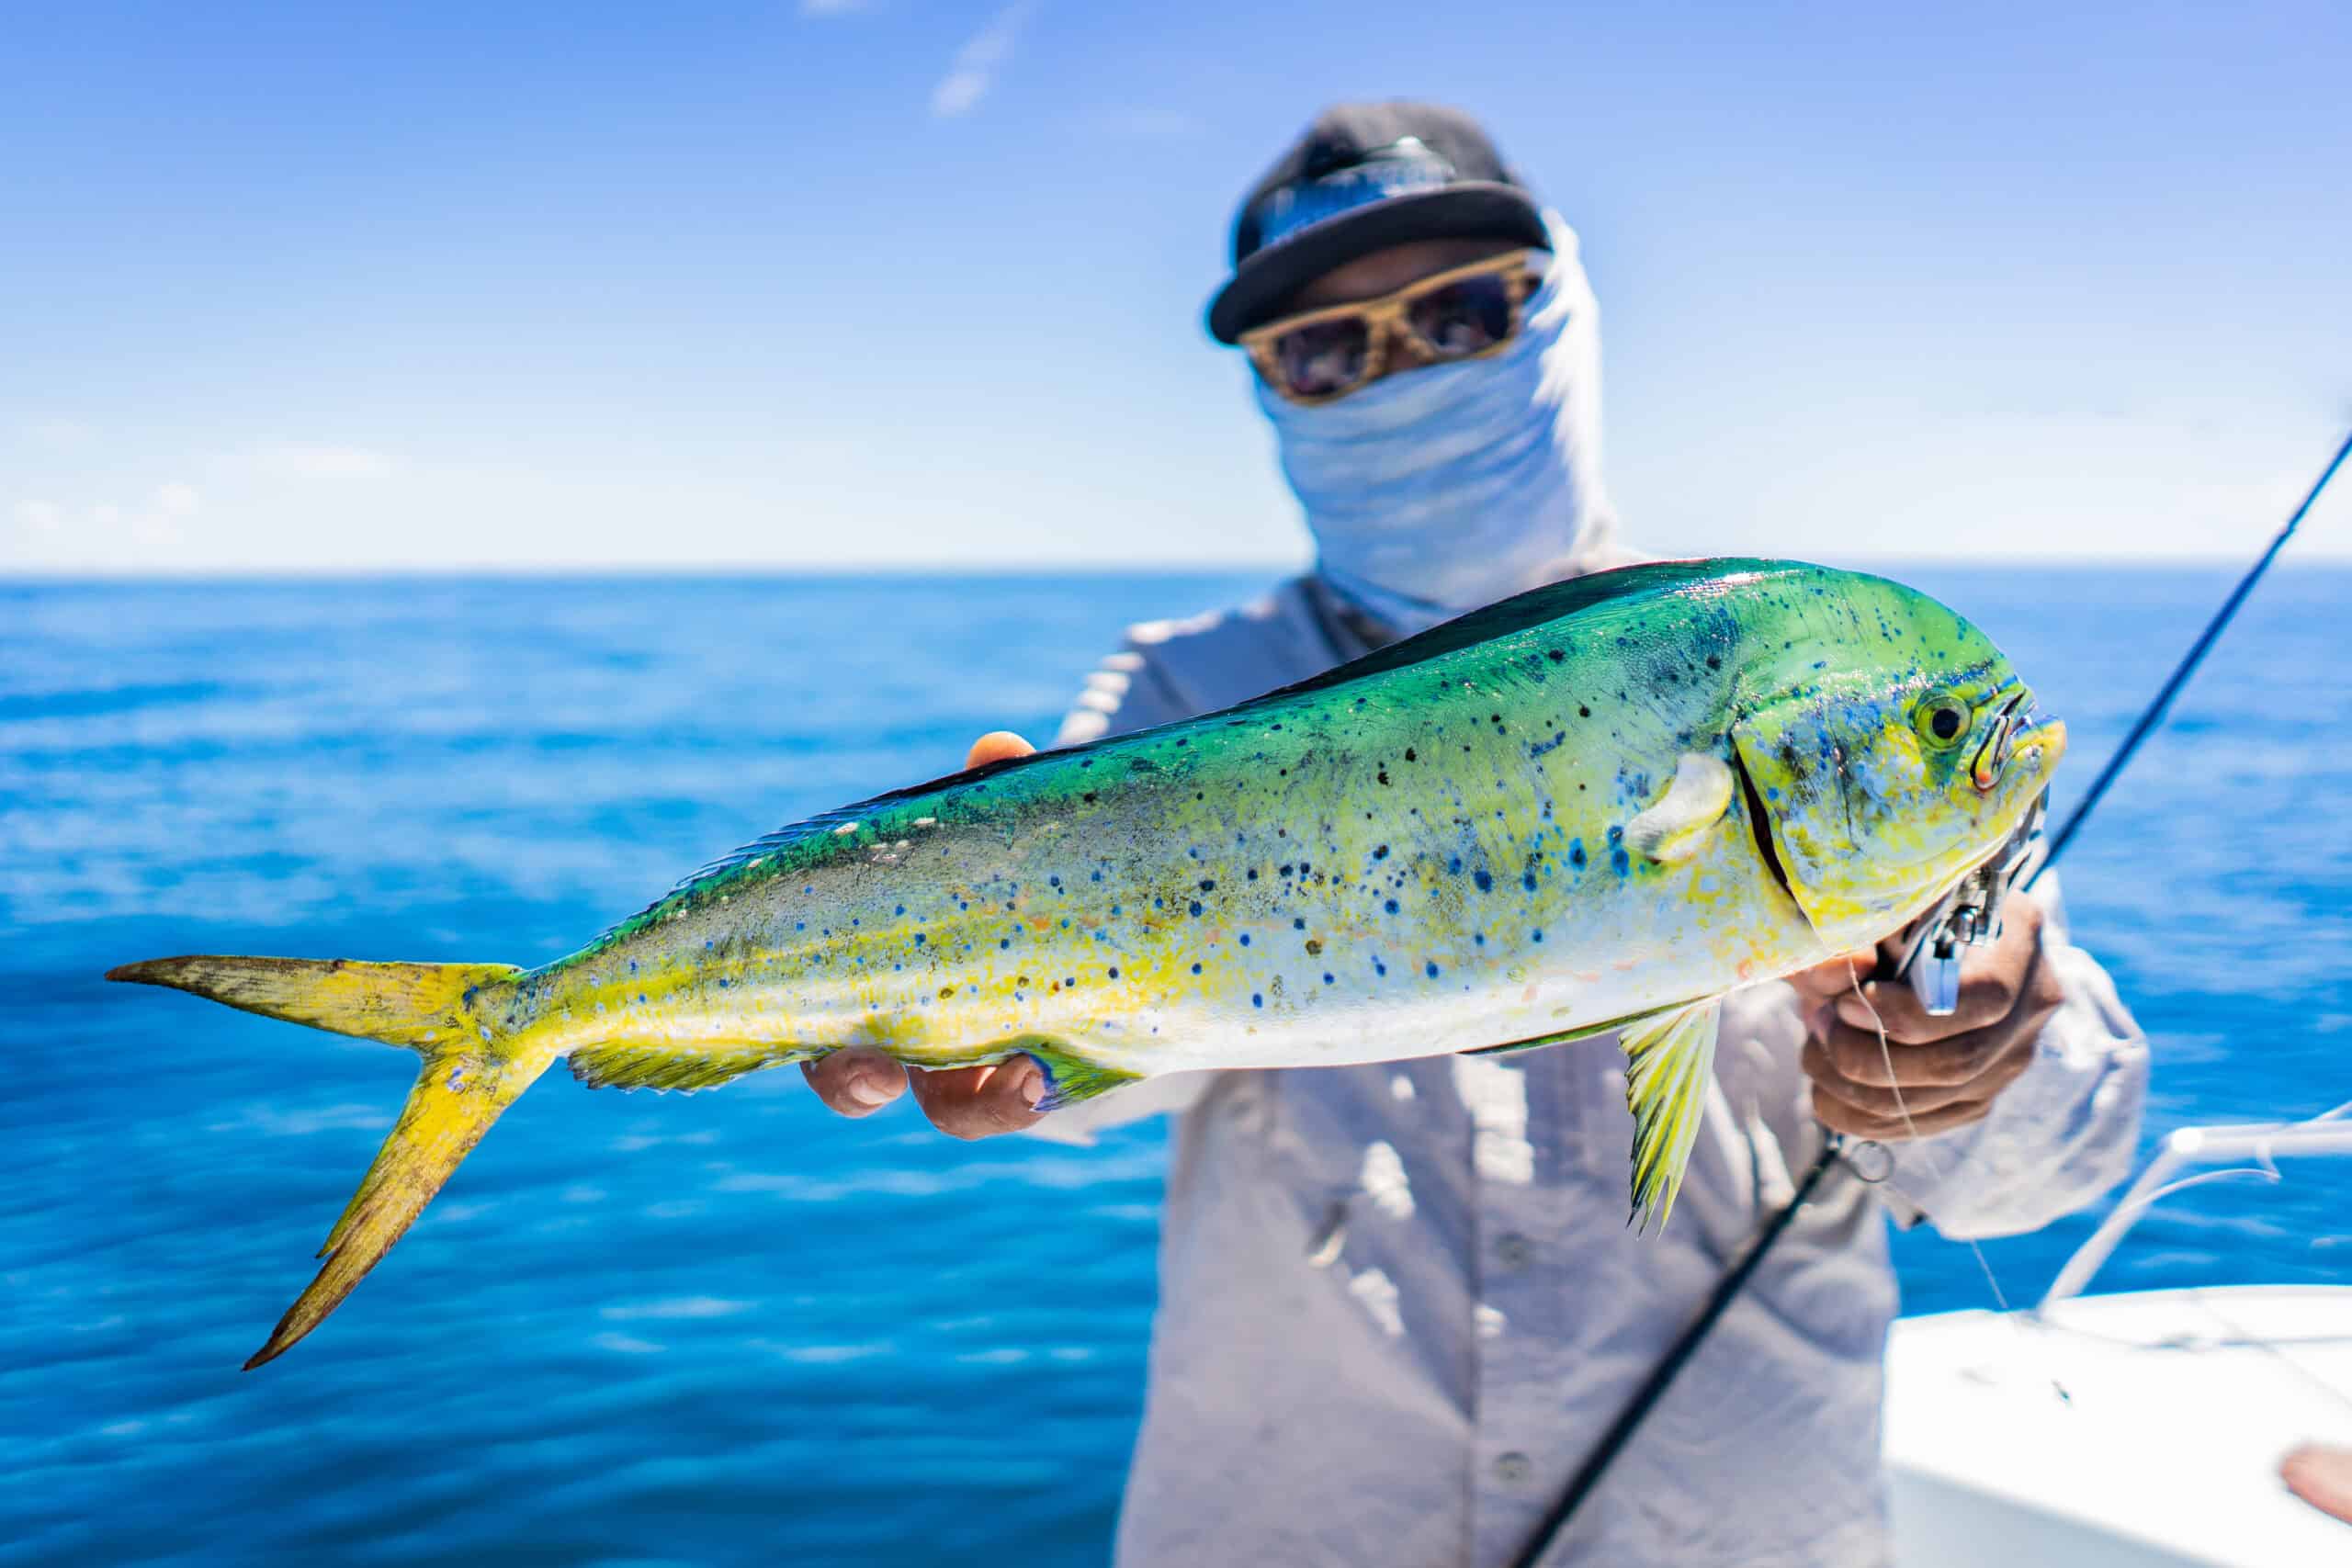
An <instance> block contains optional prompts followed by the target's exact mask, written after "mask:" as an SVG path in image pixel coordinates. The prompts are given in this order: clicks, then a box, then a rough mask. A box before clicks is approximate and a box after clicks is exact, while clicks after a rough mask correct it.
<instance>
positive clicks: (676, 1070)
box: [571, 1043, 824, 1092]
mask: <svg viewBox="0 0 2352 1568" xmlns="http://www.w3.org/2000/svg"><path fill="white" fill-rule="evenodd" d="M823 1054H824V1053H823V1051H822V1050H821V1048H819V1047H813V1046H804V1045H776V1044H766V1043H729V1044H724V1045H707V1046H702V1047H699V1048H685V1049H681V1048H679V1047H677V1046H673V1045H662V1046H652V1045H630V1044H624V1043H610V1044H604V1045H583V1046H582V1047H581V1048H580V1049H579V1050H577V1051H574V1052H573V1053H571V1076H572V1077H575V1078H578V1079H579V1080H580V1081H581V1082H582V1083H584V1084H586V1085H587V1086H588V1087H589V1088H590V1089H684V1090H687V1091H689V1092H691V1091H693V1090H695V1089H717V1088H718V1086H719V1085H720V1084H723V1083H729V1082H732V1081H733V1080H734V1079H736V1078H740V1077H742V1076H743V1075H744V1074H746V1073H756V1072H758V1071H759V1070H760V1069H761V1068H762V1067H778V1066H784V1065H785V1064H786V1063H787V1062H797V1061H801V1060H804V1059H806V1058H808V1057H810V1056H817V1055H823Z"/></svg>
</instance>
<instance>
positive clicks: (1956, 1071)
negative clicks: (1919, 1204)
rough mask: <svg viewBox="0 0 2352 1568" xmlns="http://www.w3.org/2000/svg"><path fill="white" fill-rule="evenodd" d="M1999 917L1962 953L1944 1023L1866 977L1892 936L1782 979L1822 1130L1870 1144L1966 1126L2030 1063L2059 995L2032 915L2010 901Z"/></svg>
mask: <svg viewBox="0 0 2352 1568" xmlns="http://www.w3.org/2000/svg"><path fill="white" fill-rule="evenodd" d="M2002 916H2003V926H2002V931H2001V936H2000V940H1999V941H1997V942H1995V943H1994V944H1993V945H1992V946H1991V947H1989V948H1985V947H1972V948H1968V949H1965V950H1964V953H1963V956H1962V959H1961V965H1960V1007H1959V1009H1958V1010H1956V1011H1954V1012H1952V1013H1951V1015H1949V1016H1948V1017H1944V1018H1934V1017H1930V1016H1929V1015H1928V1011H1927V1010H1926V1009H1924V1008H1922V1007H1921V1006H1920V1005H1919V998H1918V997H1917V995H1916V994H1914V993H1913V991H1912V989H1911V986H1910V983H1909V982H1908V981H1906V980H1887V981H1875V980H1871V979H1870V978H1869V976H1870V974H1871V970H1872V968H1873V967H1874V966H1875V965H1876V964H1877V962H1878V958H1879V953H1885V954H1887V955H1888V958H1889V961H1890V962H1893V961H1894V960H1897V959H1900V958H1901V957H1902V955H1903V941H1902V936H1901V935H1897V936H1894V937H1890V938H1888V939H1887V940H1886V941H1885V942H1881V943H1880V944H1879V950H1878V952H1872V953H1849V954H1847V955H1846V956H1845V957H1843V958H1837V959H1832V960H1831V961H1830V962H1829V963H1827V964H1822V965H1820V966H1819V967H1818V968H1814V969H1808V970H1805V971H1804V972H1803V973H1801V974H1796V975H1792V976H1789V983H1790V984H1791V985H1792V986H1794V987H1796V989H1797V996H1798V998H1799V999H1800V1000H1801V1001H1803V1002H1804V1004H1805V1008H1806V1018H1805V1023H1806V1032H1807V1036H1808V1037H1807V1039H1806V1041H1805V1046H1804V1071H1805V1076H1806V1077H1810V1078H1811V1079H1813V1113H1814V1114H1815V1116H1817V1117H1819V1118H1820V1119H1821V1121H1822V1122H1823V1124H1825V1125H1826V1126H1829V1127H1834V1128H1836V1129H1837V1130H1838V1132H1841V1133H1846V1134H1851V1135H1852V1136H1854V1137H1857V1138H1868V1139H1871V1141H1873V1142H1875V1143H1881V1144H1894V1143H1901V1142H1902V1141H1903V1140H1905V1139H1906V1138H1908V1137H1910V1136H1911V1135H1912V1134H1913V1133H1914V1131H1916V1132H1917V1134H1919V1135H1920V1136H1922V1137H1925V1136H1926V1135H1928V1134H1930V1133H1943V1132H1949V1131H1950V1130H1951V1129H1952V1128H1954V1127H1965V1126H1967V1125H1968V1124H1969V1123H1970V1122H1978V1121H1982V1120H1983V1119H1984V1117H1985V1114H1986V1113H1987V1112H1988V1111H1991V1110H1992V1109H1993V1100H1994V1099H1995V1097H1996V1096H1997V1095H1999V1094H2000V1092H2001V1091H2002V1090H2003V1089H2007V1088H2008V1087H2009V1085H2011V1084H2013V1083H2015V1082H2016V1081H2017V1079H2018V1074H2020V1073H2022V1072H2024V1071H2025V1070H2026V1068H2027V1067H2028V1066H2030V1065H2031V1063H2032V1061H2033V1050H2034V1040H2035V1037H2036V1036H2037V1035H2039V1034H2040V1033H2041V1026H2042V1024H2043V1023H2044V1022H2045V1021H2048V1019H2049V1017H2050V1015H2051V1014H2052V1013H2053V1012H2055V1011H2057V1010H2058V1007H2059V1004H2060V1003H2062V1002H2064V1000H2065V999H2066V994H2065V990H2064V987H2062V986H2061V985H2060V984H2059V980H2058V976H2056V974H2054V973H2053V972H2052V970H2051V967H2050V965H2049V964H2048V963H2046V962H2045V961H2044V960H2043V958H2042V953H2041V906H2040V905H2038V904H2036V903H2034V901H2033V900H2032V899H2031V898H2030V897H2027V896H2026V895H2024V894H2022V893H2017V894H2011V895H2010V896H2009V899H2008V902H2007V905H2006V906H2004V908H2003V910H2002ZM1858 982H1859V984H1860V995H1859V996H1858V995H1856V994H1855V987H1856V985H1857V983H1858ZM1873 1010H1875V1011H1876V1013H1877V1022H1876V1023H1874V1022H1873V1021H1872V1018H1871V1013H1872V1011H1873ZM1881 1023H1883V1025H1884V1027H1885V1030H1886V1044H1885V1045H1884V1047H1883V1048H1882V1047H1881V1045H1880V1044H1879V1031H1878V1025H1879V1024H1881ZM1889 1058H1892V1059H1893V1061H1894V1077H1892V1078H1891V1079H1890V1078H1889V1077H1888V1076H1887V1063H1888V1060H1889ZM1898 1090H1899V1091H1900V1098H1899V1099H1898V1098H1897V1091H1898ZM1905 1111H1908V1112H1909V1113H1910V1114H1909V1119H1908V1121H1907V1122H1906V1120H1905Z"/></svg>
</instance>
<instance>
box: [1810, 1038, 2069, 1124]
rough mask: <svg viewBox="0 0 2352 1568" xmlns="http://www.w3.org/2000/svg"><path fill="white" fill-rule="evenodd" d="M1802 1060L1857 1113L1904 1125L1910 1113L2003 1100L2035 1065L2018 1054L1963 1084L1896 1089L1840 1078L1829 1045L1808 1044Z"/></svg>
mask: <svg viewBox="0 0 2352 1568" xmlns="http://www.w3.org/2000/svg"><path fill="white" fill-rule="evenodd" d="M1873 1043H1875V1042H1873ZM1799 1060H1800V1062H1801V1064H1802V1065H1803V1066H1804V1074H1805V1077H1809V1078H1811V1079H1812V1080H1813V1081H1814V1083H1815V1085H1817V1086H1818V1087H1820V1088H1821V1089H1826V1090H1827V1091H1828V1092H1829V1093H1831V1094H1833V1095H1835V1096H1837V1097H1838V1099H1839V1100H1843V1101H1844V1102H1845V1103H1846V1104H1847V1105H1849V1106H1850V1107H1851V1108H1853V1109H1854V1110H1856V1111H1862V1112H1864V1113H1866V1114H1868V1115H1871V1116H1883V1117H1888V1118H1891V1119H1893V1120H1894V1121H1897V1122H1899V1121H1901V1120H1902V1119H1903V1112H1904V1111H1906V1110H1907V1111H1910V1112H1911V1114H1912V1115H1914V1116H1917V1115H1918V1114H1919V1113H1920V1112H1921V1111H1940V1110H1942V1109H1943V1108H1944V1107H1945V1106H1947V1105H1957V1104H1959V1103H1960V1102H1961V1101H1962V1100H1985V1099H1988V1098H1989V1097H1991V1096H1993V1095H1996V1094H1998V1093H1999V1092H2000V1091H2001V1090H2003V1089H2007V1088H2008V1087H2009V1085H2010V1084H2012V1083H2014V1082H2016V1081H2017V1077H2018V1074H2019V1073H2022V1072H2023V1071H2025V1069H2026V1066H2027V1065H2028V1064H2029V1063H2030V1061H2031V1060H2032V1055H2031V1053H2030V1052H2022V1051H2014V1050H2013V1051H2009V1052H2007V1053H2005V1054H2002V1055H1998V1056H1996V1057H1995V1058H1994V1059H1993V1060H1991V1061H1990V1062H1988V1063H1987V1064H1986V1065H1985V1070H1984V1071H1982V1072H1980V1073H1978V1074H1976V1075H1975V1076H1974V1077H1972V1078H1970V1079H1968V1080H1967V1081H1966V1082H1964V1083H1957V1084H1913V1083H1905V1084H1903V1085H1902V1086H1901V1087H1899V1088H1895V1089H1887V1088H1883V1087H1881V1086H1880V1085H1878V1084H1874V1083H1864V1082H1861V1081H1860V1080H1858V1079H1856V1078H1854V1077H1849V1075H1847V1074H1845V1073H1842V1072H1840V1071H1839V1070H1838V1065H1837V1063H1836V1062H1835V1061H1834V1060H1833V1059H1832V1058H1831V1056H1830V1052H1829V1046H1828V1044H1827V1043H1826V1042H1824V1041H1819V1040H1813V1041H1807V1042H1806V1043H1805V1047H1804V1055H1802V1056H1801V1057H1800V1058H1799ZM1884 1066H1885V1064H1884V1063H1881V1064H1880V1068H1881V1070H1880V1072H1879V1075H1878V1076H1879V1077H1882V1078H1883V1077H1885V1076H1886V1074H1885V1071H1884ZM1896 1066H1897V1068H1898V1069H1900V1067H1901V1066H1902V1064H1901V1063H1900V1062H1898V1063H1896Z"/></svg>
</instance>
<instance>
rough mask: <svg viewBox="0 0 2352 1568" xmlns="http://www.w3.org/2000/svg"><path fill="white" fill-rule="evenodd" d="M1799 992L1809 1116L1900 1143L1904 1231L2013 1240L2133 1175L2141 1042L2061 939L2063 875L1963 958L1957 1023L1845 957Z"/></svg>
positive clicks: (1800, 983) (2143, 1082)
mask: <svg viewBox="0 0 2352 1568" xmlns="http://www.w3.org/2000/svg"><path fill="white" fill-rule="evenodd" d="M1871 956H1872V955H1857V958H1858V960H1867V959H1868V958H1870V957H1871ZM1795 984H1796V986H1797V989H1798V992H1799V996H1800V998H1803V999H1804V1000H1805V1001H1807V1002H1808V1003H1809V1004H1810V1005H1811V1009H1812V1012H1811V1016H1810V1017H1809V1019H1808V1034H1809V1038H1808V1040H1807V1042H1806V1044H1805V1047H1804V1058H1803V1062H1804V1071H1805V1073H1806V1076H1807V1077H1810V1078H1811V1079H1812V1083H1813V1103H1814V1111H1815V1115H1817V1116H1818V1117H1819V1118H1820V1119H1821V1120H1822V1122H1825V1123H1826V1124H1827V1125H1829V1126H1831V1127H1834V1128H1836V1129H1838V1131H1840V1132H1844V1133H1847V1134H1851V1135H1853V1136H1856V1137H1863V1138H1870V1139H1872V1140H1874V1141H1876V1142H1878V1143H1882V1144H1885V1145H1890V1146H1896V1145H1899V1147H1898V1151H1897V1154H1896V1159H1895V1168H1894V1175H1893V1176H1892V1178H1891V1179H1889V1180H1888V1181H1887V1182H1886V1183H1885V1184H1884V1185H1883V1188H1882V1190H1883V1191H1884V1192H1885V1193H1886V1195H1887V1197H1888V1199H1889V1201H1890V1203H1891V1204H1892V1205H1893V1206H1894V1208H1895V1209H1896V1211H1897V1213H1898V1215H1899V1217H1901V1218H1903V1219H1904V1220H1905V1223H1910V1222H1914V1221H1917V1219H1919V1218H1920V1217H1922V1216H1923V1215H1924V1216H1925V1217H1926V1218H1928V1219H1929V1220H1931V1221H1933V1222H1934V1224H1935V1225H1936V1228H1937V1229H1938V1230H1939V1231H1941V1232H1942V1233H1943V1234H1945V1235H1949V1236H1951V1237H1953V1238H1954V1239H1956V1240H1957V1239H1964V1238H1970V1237H1977V1236H1993V1235H2015V1234H2018V1233H2019V1232H2022V1231H2030V1230H2033V1229H2036V1228H2038V1227H2039V1226H2041V1225H2043V1224H2048V1223H2049V1222H2050V1221H2052V1220H2053V1219H2056V1218H2057V1217H2058V1216H2059V1215H2061V1214H2064V1213H2070V1212H2072V1211H2073V1210H2075V1209H2077V1208H2080V1207H2081V1206H2082V1205H2083V1204H2085V1203H2086V1202H2088V1201H2090V1200H2091V1199H2093V1198H2095V1197H2097V1196H2098V1194H2099V1193H2100V1192H2103V1191H2105V1190H2107V1189H2108V1188H2109V1187H2112V1186H2113V1185H2115V1183H2116V1182H2118V1181H2120V1180H2121V1179H2123V1177H2124V1176H2126V1175H2127V1174H2129V1173H2130V1170H2131V1158H2132V1153H2133V1150H2134V1148H2135V1146H2136V1145H2137V1141H2138V1136H2139V1128H2140V1112H2141V1109H2142V1106H2143V1102H2144V1100H2145V1099H2146V1095H2147V1081H2148V1048H2147V1041H2146V1039H2145V1038H2144V1037H2143V1035H2142V1034H2141V1032H2140V1029H2139V1026H2138V1025H2137V1024H2136V1023H2134V1022H2133V1021H2131V1014H2130V1013H2129V1012H2127V1011H2126V1010H2124V1008H2123V1004H2122V1002H2121V1001H2120V1000H2119V999H2118V998H2117V996H2116V993H2115V986H2114V983H2113V982H2112V981H2110V980H2109V978H2108V976H2107V974H2106V972H2105V971H2104V970H2102V969H2101V968H2100V967H2099V966H2098V962H2097V961H2096V960H2095V959H2093V958H2092V957H2091V956H2090V954H2089V953H2085V952H2084V951H2083V950H2082V949H2080V948H2078V947H2075V946H2074V945H2073V944H2072V943H2070V942H2068V941H2067V940H2066V927H2065V918H2064V909H2063V908H2062V907H2061V906H2060V904H2059V903H2058V898H2057V890H2056V886H2055V883H2054V880H2053V881H2051V882H2045V883H2044V885H2043V886H2042V888H2041V891H2040V892H2039V894H2038V896H2036V897H2027V896H2023V895H2020V896H2018V897H2014V898H2012V899H2011V900H2010V903H2009V906H2008V910H2007V929H2006V930H2005V931H2004V932H2003V936H2002V939H2001V941H2000V942H1997V943H1996V944H1995V945H1994V946H1993V947H1992V948H1991V949H1989V950H1982V951H1975V950H1973V951H1972V953H1971V954H1970V957H1969V959H1968V960H1967V962H1966V963H1965V964H1964V965H1963V967H1962V982H1961V998H1960V1008H1959V1010H1957V1011H1956V1012H1954V1013H1952V1014H1951V1015H1950V1016H1949V1017H1945V1018H1933V1017H1930V1016H1928V1013H1927V1012H1926V1011H1925V1010H1924V1009H1922V1008H1921V1007H1920V1005H1919V1003H1918V999H1917V997H1916V996H1914V995H1913V993H1912V991H1911V988H1910V987H1909V985H1908V984H1907V983H1906V982H1904V981H1900V980H1894V981H1884V982H1880V981H1866V980H1860V978H1859V976H1854V974H1853V970H1852V969H1851V968H1849V962H1848V961H1840V962H1839V963H1838V964H1832V965H1825V966H1824V967H1823V968H1822V969H1820V970H1815V971H1813V972H1812V973H1811V974H1809V975H1805V976H1797V977H1796V980H1795ZM1882 1029H1883V1031H1884V1038H1883V1041H1882V1038H1881V1030H1882ZM1890 1063H1891V1065H1892V1067H1893V1076H1892V1077H1890V1076H1889V1066H1890ZM1915 1134H1916V1135H1915Z"/></svg>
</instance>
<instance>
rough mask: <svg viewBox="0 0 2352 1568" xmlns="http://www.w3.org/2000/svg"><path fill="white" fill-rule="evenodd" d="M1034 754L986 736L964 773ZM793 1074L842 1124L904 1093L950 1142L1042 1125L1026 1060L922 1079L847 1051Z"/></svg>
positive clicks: (913, 1071) (1035, 1072) (1020, 743)
mask: <svg viewBox="0 0 2352 1568" xmlns="http://www.w3.org/2000/svg"><path fill="white" fill-rule="evenodd" d="M1035 750H1036V748H1035V746H1032V745H1030V744H1029V742H1027V741H1026V740H1023V739H1021V737H1019V736H1018V735H1015V734H1013V733H1012V732H1011V731H1010V730H1003V729H999V730H994V731H992V732H990V733H989V734H987V735H983V736H981V737H980V738H979V739H978V740H975V741H974V742H972V752H971V755H970V756H968V757H967V758H965V759H964V765H965V766H966V767H967V768H977V767H978V766H979V765H980V764H981V763H983V762H998V761H1003V760H1004V759H1005V758H1007V757H1026V756H1027V755H1029V753H1030V752H1032V751H1035ZM800 1072H801V1076H803V1077H806V1078H807V1079H808V1080H809V1088H811V1089H815V1090H816V1091H817V1098H818V1099H820V1100H823V1101H824V1102H825V1103H826V1104H827V1105H829V1106H831V1108H832V1109H833V1110H835V1111H840V1112H841V1113H842V1115H844V1116H871V1115H873V1114H874V1113H875V1112H876V1111H879V1110H881V1109H882V1108H883V1107H884V1106H886V1105H888V1104H889V1103H890V1102H891V1101H892V1100H896V1099H898V1098H899V1095H900V1094H901V1093H903V1092H904V1091H905V1090H906V1089H909V1088H910V1087H911V1088H912V1089H914V1095H915V1103H916V1104H917V1105H920V1106H922V1113H923V1114H924V1115H925V1116H928V1117H930V1118H931V1124H932V1125H933V1126H934V1127H936V1128H938V1129H939V1130H940V1131H941V1132H943V1133H945V1134H949V1135H950V1136H952V1137H957V1138H986V1137H991V1136H993V1135H995V1134H998V1133H1018V1132H1020V1131H1021V1130H1022V1129H1023V1128H1024V1127H1034V1126H1035V1125H1036V1124H1037V1123H1038V1122H1040V1121H1042V1120H1044V1118H1042V1117H1040V1116H1039V1115H1038V1114H1037V1111H1036V1110H1035V1106H1036V1104H1037V1101H1038V1100H1041V1099H1043V1098H1044V1097H1045V1093H1046V1075H1045V1073H1044V1072H1043V1071H1042V1070H1041V1069H1040V1068H1039V1067H1038V1066H1037V1064H1036V1063H1035V1062H1033V1061H1031V1060H1030V1059H1029V1058H1028V1057H1026V1056H1013V1057H1011V1058H1009V1059H1007V1060H1005V1061H1002V1062H999V1063H996V1064H995V1065H993V1066H979V1067H944V1068H942V1069H940V1070H939V1071H937V1072H925V1071H924V1070H923V1069H922V1068H921V1067H914V1068H908V1067H902V1066H899V1064H898V1063H897V1062H895V1061H893V1060H892V1059H891V1058H889V1057H888V1056H886V1055H883V1054H882V1053H881V1052H879V1051H872V1050H867V1049H865V1048H864V1047H862V1046H853V1047H850V1048H849V1049H847V1050H842V1051H835V1052H832V1053H831V1054H829V1055H823V1056H820V1057H818V1058H817V1059H816V1060H815V1061H813V1062H803V1063H801V1064H800Z"/></svg>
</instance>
